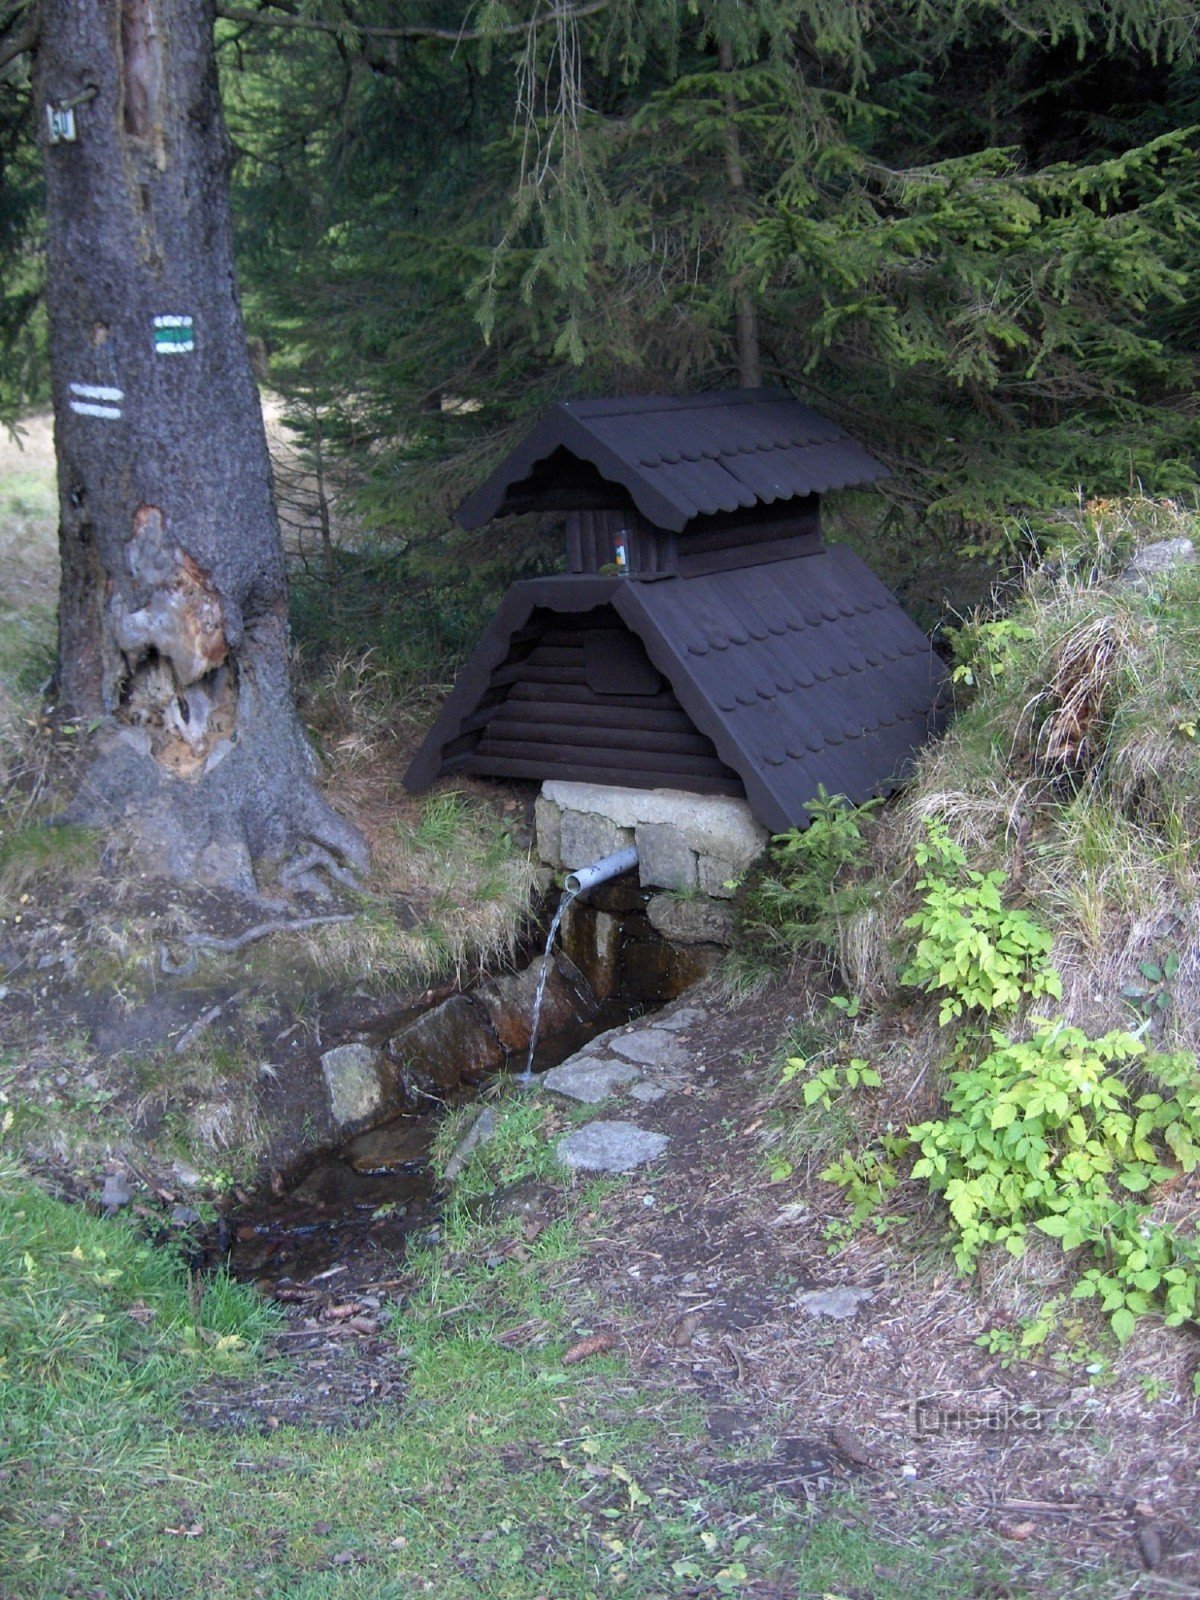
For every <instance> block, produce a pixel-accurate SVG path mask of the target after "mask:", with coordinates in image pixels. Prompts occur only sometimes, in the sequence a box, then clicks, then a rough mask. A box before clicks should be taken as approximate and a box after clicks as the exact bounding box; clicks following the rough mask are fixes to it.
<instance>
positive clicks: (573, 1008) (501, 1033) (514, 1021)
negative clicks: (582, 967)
mask: <svg viewBox="0 0 1200 1600" xmlns="http://www.w3.org/2000/svg"><path fill="white" fill-rule="evenodd" d="M541 968H542V963H541V961H540V960H536V961H534V962H532V963H531V964H530V965H529V966H528V967H526V968H525V969H524V971H523V972H511V973H505V974H503V975H502V976H501V977H498V978H488V979H487V980H486V981H485V982H484V983H481V984H480V985H479V987H478V988H477V989H473V990H472V991H471V1003H472V1004H474V1005H477V1006H479V1007H480V1008H481V1009H482V1010H483V1011H484V1013H485V1014H486V1018H487V1023H488V1025H489V1026H490V1027H491V1030H492V1032H493V1033H494V1034H495V1036H496V1038H497V1039H498V1040H499V1042H500V1046H501V1048H502V1049H503V1050H505V1051H507V1052H509V1053H510V1054H521V1053H523V1052H524V1051H526V1050H528V1048H529V1035H530V1031H531V1029H532V1026H533V1007H534V1001H535V999H536V997H537V986H538V978H539V976H540V973H541ZM588 976H590V974H588ZM597 993H598V994H600V991H599V990H597ZM601 998H603V995H601ZM586 1009H587V1008H586V1006H585V1005H584V1004H583V1003H582V1002H581V1001H580V998H579V996H578V995H577V994H576V993H574V992H573V990H572V987H571V985H570V984H569V983H568V982H567V979H566V977H565V975H564V973H563V971H562V968H561V967H560V965H559V963H558V962H557V961H551V963H550V966H549V969H548V971H547V973H546V988H545V991H544V993H543V995H542V1014H541V1021H540V1024H539V1027H538V1037H539V1038H542V1039H547V1038H549V1037H551V1035H553V1034H556V1033H561V1032H562V1031H563V1030H564V1029H565V1028H569V1027H571V1026H572V1024H574V1023H576V1022H578V1021H580V1020H581V1017H582V1013H583V1012H584V1011H585V1010H586Z"/></svg>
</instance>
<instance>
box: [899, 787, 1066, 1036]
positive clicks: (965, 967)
mask: <svg viewBox="0 0 1200 1600" xmlns="http://www.w3.org/2000/svg"><path fill="white" fill-rule="evenodd" d="M925 829H926V835H927V837H926V839H925V840H924V841H923V842H922V843H920V844H918V846H917V848H916V861H917V865H918V866H919V867H922V868H925V869H926V871H925V876H924V877H922V878H920V879H919V880H918V882H917V888H918V889H921V890H923V891H924V897H923V899H922V903H921V908H920V910H919V911H916V912H914V913H913V915H912V916H911V917H909V918H908V920H907V921H906V922H905V924H904V926H905V927H906V928H913V929H916V930H917V932H918V933H919V934H920V936H921V937H920V938H919V940H918V942H917V947H916V950H915V951H914V953H913V957H912V960H911V961H910V962H909V963H908V965H907V966H906V967H905V969H904V971H903V972H902V974H901V980H900V981H901V982H902V983H909V984H913V985H914V986H916V987H917V988H920V989H924V990H925V991H926V992H927V993H930V994H932V993H934V992H935V991H937V990H941V992H942V1004H941V1011H940V1013H939V1017H938V1020H939V1022H941V1023H942V1024H943V1026H944V1025H945V1024H946V1023H947V1022H949V1021H951V1020H952V1019H953V1018H955V1017H961V1016H963V1015H964V1014H965V1013H966V1012H969V1011H973V1010H979V1011H986V1012H987V1013H988V1014H989V1015H991V1013H992V1012H995V1011H1004V1010H1009V1009H1011V1008H1012V1007H1013V1006H1015V1005H1017V1004H1018V1002H1019V1001H1020V1000H1021V998H1022V996H1024V995H1034V996H1036V995H1045V994H1049V995H1053V996H1054V997H1055V998H1056V999H1059V1000H1061V999H1062V980H1061V979H1060V977H1059V976H1058V973H1057V972H1055V970H1054V968H1053V967H1052V966H1051V965H1050V949H1051V946H1052V944H1053V939H1052V937H1051V935H1050V934H1049V933H1047V932H1046V930H1045V929H1044V928H1041V927H1039V926H1038V924H1037V923H1036V922H1035V921H1034V920H1033V918H1032V917H1031V916H1030V915H1029V913H1028V912H1026V911H1021V910H1014V909H1012V908H1009V907H1006V906H1005V905H1004V903H1003V901H1002V899H1001V897H1000V895H1001V890H1002V889H1003V887H1004V874H1003V872H975V871H972V870H971V869H970V868H968V866H967V858H966V856H965V855H964V854H963V852H962V850H961V849H960V848H959V846H958V845H956V844H955V843H954V842H953V840H952V839H951V838H950V836H949V834H948V833H947V832H946V828H945V825H944V824H943V823H942V822H940V821H938V820H936V819H934V818H928V819H927V820H926V824H925Z"/></svg>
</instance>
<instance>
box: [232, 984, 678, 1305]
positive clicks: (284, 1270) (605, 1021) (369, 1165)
mask: <svg viewBox="0 0 1200 1600" xmlns="http://www.w3.org/2000/svg"><path fill="white" fill-rule="evenodd" d="M651 1009H655V1008H653V1007H650V1006H647V1005H645V1004H643V1003H641V1002H637V1003H634V1004H630V1003H627V1002H621V1001H606V1002H603V1003H602V1004H600V1005H598V1006H597V1007H596V1009H595V1011H594V1012H593V1014H592V1016H591V1018H590V1019H589V1020H588V1021H586V1022H579V1023H577V1024H576V1025H575V1026H574V1027H572V1028H567V1029H562V1030H559V1031H558V1032H556V1033H555V1034H553V1035H552V1036H551V1037H550V1038H548V1039H546V1040H544V1041H543V1042H542V1043H541V1044H540V1045H539V1046H538V1048H537V1050H536V1052H535V1055H534V1061H533V1072H534V1079H533V1081H534V1084H535V1086H536V1079H537V1075H538V1074H539V1073H542V1072H548V1071H549V1069H550V1068H551V1067H555V1066H558V1065H559V1063H560V1062H562V1061H566V1060H567V1059H568V1057H569V1056H572V1055H574V1053H575V1051H576V1050H579V1049H581V1048H582V1047H583V1046H584V1045H585V1044H586V1043H587V1042H588V1041H589V1040H590V1039H594V1038H595V1037H596V1036H597V1035H598V1034H600V1033H603V1032H605V1031H606V1030H607V1029H609V1028H615V1027H619V1026H620V1025H621V1024H622V1023H624V1022H628V1021H631V1020H632V1019H633V1018H634V1017H637V1016H640V1015H642V1014H643V1013H645V1012H647V1011H649V1010H651ZM525 1065H526V1057H525V1055H524V1054H523V1053H522V1054H519V1055H514V1056H513V1057H512V1058H511V1059H510V1060H509V1061H508V1062H506V1063H505V1065H504V1067H502V1069H501V1071H500V1072H499V1073H498V1074H497V1075H496V1076H495V1077H494V1078H492V1079H490V1080H488V1082H486V1083H485V1084H483V1085H479V1084H463V1085H462V1086H461V1087H460V1088H459V1089H458V1090H457V1091H453V1092H451V1093H450V1094H449V1095H448V1096H447V1098H446V1100H445V1101H444V1102H443V1104H441V1105H439V1106H437V1107H436V1108H435V1109H433V1110H431V1111H426V1112H415V1113H414V1112H406V1113H402V1114H401V1115H400V1116H397V1117H393V1118H392V1119H391V1120H390V1121H388V1122H384V1123H381V1124H380V1126H379V1127H377V1128H372V1129H370V1130H368V1131H367V1132H366V1133H360V1134H358V1135H357V1136H356V1137H355V1138H353V1139H350V1140H348V1141H347V1143H345V1144H344V1145H341V1146H339V1147H337V1148H336V1149H333V1150H330V1151H328V1152H326V1153H324V1154H322V1155H320V1156H318V1157H317V1158H316V1160H315V1161H314V1162H313V1164H312V1166H311V1167H310V1168H309V1169H308V1170H307V1171H306V1172H305V1173H304V1175H303V1176H302V1177H300V1178H299V1179H298V1180H297V1181H296V1182H295V1183H294V1184H293V1185H292V1186H291V1187H289V1188H288V1189H286V1190H285V1191H284V1193H282V1194H278V1195H276V1194H271V1193H269V1192H267V1193H264V1194H262V1195H260V1196H258V1197H256V1198H255V1199H254V1200H252V1201H250V1202H249V1203H247V1204H246V1205H242V1206H238V1207H236V1208H235V1209H234V1210H232V1211H231V1212H230V1213H229V1214H228V1216H227V1217H225V1218H224V1219H223V1220H222V1224H221V1226H220V1228H219V1229H218V1230H217V1231H216V1233H215V1234H214V1237H213V1239H212V1240H211V1242H210V1252H209V1253H210V1255H212V1254H213V1253H216V1254H217V1255H220V1254H224V1253H226V1252H227V1259H228V1265H229V1270H230V1272H231V1273H232V1274H233V1275H234V1277H236V1278H240V1279H242V1280H243V1281H251V1282H255V1283H257V1284H258V1285H259V1287H260V1288H261V1290H262V1291H263V1293H265V1294H268V1295H273V1296H276V1297H278V1298H280V1299H285V1300H286V1299H288V1298H289V1290H291V1289H293V1288H295V1287H296V1286H298V1285H301V1284H304V1283H307V1282H310V1281H312V1280H313V1279H315V1278H318V1277H320V1276H321V1275H323V1274H325V1275H329V1276H332V1274H333V1273H334V1272H336V1271H341V1270H342V1269H347V1270H348V1269H350V1268H352V1267H356V1268H361V1267H364V1266H366V1265H367V1262H368V1259H370V1260H371V1261H372V1262H373V1264H375V1265H381V1264H385V1263H386V1262H387V1261H388V1259H389V1258H391V1259H392V1260H395V1259H396V1258H398V1257H399V1256H401V1255H402V1254H403V1251H404V1249H405V1247H406V1245H407V1242H408V1239H409V1238H410V1237H411V1236H412V1235H413V1234H422V1235H424V1237H426V1238H429V1237H431V1230H435V1229H436V1228H437V1225H438V1221H439V1219H440V1216H441V1204H442V1198H443V1197H442V1196H441V1195H439V1194H438V1192H437V1189H436V1186H435V1183H434V1175H433V1171H432V1168H431V1167H430V1165H429V1149H430V1146H431V1145H432V1143H433V1140H434V1138H435V1136H436V1134H437V1131H438V1126H439V1124H440V1122H441V1119H442V1116H443V1115H444V1112H445V1110H446V1109H447V1108H449V1107H452V1106H456V1105H461V1104H463V1103H464V1102H465V1101H470V1100H475V1099H478V1098H480V1097H481V1096H482V1097H488V1096H490V1095H492V1094H495V1095H497V1096H499V1095H503V1094H509V1093H516V1092H518V1091H519V1087H520V1075H521V1069H522V1068H524V1067H525ZM432 1236H434V1237H436V1234H433V1235H432ZM356 1275H360V1274H356Z"/></svg>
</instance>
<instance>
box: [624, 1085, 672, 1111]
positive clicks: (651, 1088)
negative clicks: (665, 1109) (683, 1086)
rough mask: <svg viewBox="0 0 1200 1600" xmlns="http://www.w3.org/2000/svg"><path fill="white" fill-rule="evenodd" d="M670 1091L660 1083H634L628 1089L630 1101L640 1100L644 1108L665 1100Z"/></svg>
mask: <svg viewBox="0 0 1200 1600" xmlns="http://www.w3.org/2000/svg"><path fill="white" fill-rule="evenodd" d="M670 1092H671V1091H670V1089H668V1088H667V1087H666V1085H665V1084H662V1083H647V1082H646V1081H645V1079H643V1080H642V1082H641V1083H635V1084H633V1085H632V1086H631V1087H630V1090H629V1096H630V1099H632V1100H640V1101H641V1102H642V1104H643V1105H644V1106H652V1105H653V1104H654V1102H655V1101H656V1100H665V1099H666V1097H667V1095H668V1094H670Z"/></svg>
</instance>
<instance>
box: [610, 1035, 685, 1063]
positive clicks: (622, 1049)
mask: <svg viewBox="0 0 1200 1600" xmlns="http://www.w3.org/2000/svg"><path fill="white" fill-rule="evenodd" d="M609 1049H610V1050H612V1051H613V1052H614V1054H616V1055H619V1056H624V1057H625V1059H626V1061H637V1062H640V1063H641V1065H642V1066H645V1067H682V1066H686V1064H687V1052H686V1051H685V1050H684V1048H683V1046H682V1045H681V1044H680V1043H679V1041H678V1040H677V1039H673V1038H672V1037H671V1035H670V1034H669V1033H667V1032H666V1031H665V1030H664V1029H662V1028H659V1029H657V1030H655V1029H654V1028H646V1029H645V1030H644V1031H642V1032H640V1033H627V1034H626V1035H625V1037H624V1038H623V1039H614V1040H613V1041H612V1042H611V1044H610V1045H609Z"/></svg>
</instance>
